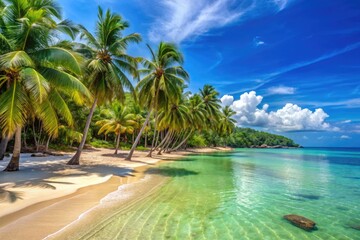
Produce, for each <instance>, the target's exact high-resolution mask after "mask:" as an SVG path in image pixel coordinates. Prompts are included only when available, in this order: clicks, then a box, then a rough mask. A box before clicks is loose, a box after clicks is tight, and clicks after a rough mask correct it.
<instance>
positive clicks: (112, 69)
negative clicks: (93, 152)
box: [68, 7, 141, 165]
mask: <svg viewBox="0 0 360 240" xmlns="http://www.w3.org/2000/svg"><path fill="white" fill-rule="evenodd" d="M128 27H129V23H128V22H126V21H124V20H123V19H122V17H121V16H120V15H118V14H116V13H111V12H110V10H107V11H106V13H104V12H103V10H102V9H101V8H100V7H99V9H98V20H97V23H96V29H95V35H93V34H91V33H90V32H89V31H87V30H86V29H85V27H83V26H80V27H79V28H80V31H81V37H82V38H83V39H85V40H86V41H87V44H86V45H85V44H78V51H79V52H82V53H83V54H84V55H85V56H87V57H88V58H89V60H88V62H87V64H86V69H87V70H86V75H85V77H84V79H85V80H87V82H86V84H87V86H88V88H89V89H90V91H91V92H92V94H93V96H94V100H93V103H92V106H91V108H90V113H89V115H88V118H87V121H86V124H85V128H84V132H83V138H82V141H81V143H80V145H79V147H78V149H77V152H76V154H75V155H74V156H73V157H72V158H71V159H70V161H69V162H68V164H69V165H78V164H79V160H80V156H81V152H82V150H83V147H84V145H85V141H86V137H87V134H88V131H89V127H90V123H91V119H92V116H93V114H94V111H95V108H96V106H97V105H102V104H104V103H106V102H109V101H112V100H113V99H114V97H116V98H118V99H119V100H123V99H124V98H125V94H124V87H127V88H129V89H130V90H132V85H131V81H130V79H129V78H128V77H127V74H128V73H130V74H132V75H133V76H136V75H137V68H136V63H137V59H134V58H132V57H130V56H128V55H127V54H126V48H127V46H128V44H129V43H134V42H135V43H138V42H140V40H141V38H140V35H139V34H130V35H127V36H123V35H122V31H123V30H125V29H126V28H128Z"/></svg>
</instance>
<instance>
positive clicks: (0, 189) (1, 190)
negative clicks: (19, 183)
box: [0, 186, 22, 203]
mask: <svg viewBox="0 0 360 240" xmlns="http://www.w3.org/2000/svg"><path fill="white" fill-rule="evenodd" d="M19 199H22V192H18V191H12V190H8V189H7V186H0V202H10V203H14V202H16V201H17V200H19Z"/></svg>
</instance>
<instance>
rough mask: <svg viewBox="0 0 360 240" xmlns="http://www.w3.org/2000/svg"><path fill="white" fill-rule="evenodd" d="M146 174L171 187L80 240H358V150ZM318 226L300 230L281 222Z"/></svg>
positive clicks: (206, 161)
mask: <svg viewBox="0 0 360 240" xmlns="http://www.w3.org/2000/svg"><path fill="white" fill-rule="evenodd" d="M150 174H161V175H164V176H170V177H171V179H170V181H169V182H168V183H167V184H165V185H164V186H162V187H161V188H160V189H159V190H157V191H156V192H155V193H153V194H152V195H151V196H149V197H147V198H145V199H143V200H142V201H141V202H139V203H138V204H135V205H134V206H132V207H130V208H128V209H126V210H125V211H121V212H119V213H118V214H116V215H115V216H113V217H112V218H111V219H108V220H107V221H106V222H105V223H104V224H102V225H101V226H102V227H101V228H99V229H92V230H91V231H90V232H88V233H87V234H86V235H85V236H84V239H360V231H359V230H356V229H353V228H352V227H356V226H360V208H359V203H360V152H359V151H355V150H338V151H335V150H326V149H295V150H285V149H264V150H259V149H238V150H237V151H234V152H232V153H217V154H212V155H202V156H191V157H188V158H186V159H183V160H179V161H176V162H173V163H167V164H163V165H161V166H160V171H150ZM287 214H298V215H302V216H305V217H307V218H309V219H312V220H313V221H315V222H316V223H317V227H318V230H316V231H312V232H307V231H304V230H302V229H300V228H297V227H295V226H293V225H291V224H290V223H288V222H287V221H285V220H284V219H283V216H284V215H287Z"/></svg>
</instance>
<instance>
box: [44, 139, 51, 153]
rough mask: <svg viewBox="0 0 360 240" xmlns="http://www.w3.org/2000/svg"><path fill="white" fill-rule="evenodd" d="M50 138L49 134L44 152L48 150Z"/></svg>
mask: <svg viewBox="0 0 360 240" xmlns="http://www.w3.org/2000/svg"><path fill="white" fill-rule="evenodd" d="M50 140H51V136H49V137H48V139H47V141H46V145H45V152H48V151H49V144H50Z"/></svg>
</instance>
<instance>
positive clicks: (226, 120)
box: [219, 106, 236, 135]
mask: <svg viewBox="0 0 360 240" xmlns="http://www.w3.org/2000/svg"><path fill="white" fill-rule="evenodd" d="M235 114H236V112H235V111H234V110H232V109H231V108H230V106H226V107H224V108H223V109H222V111H221V115H220V119H219V130H220V133H221V134H224V135H230V133H232V131H233V130H234V129H235V126H236V125H235V124H236V120H235V119H234V118H233V116H234V115H235Z"/></svg>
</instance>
